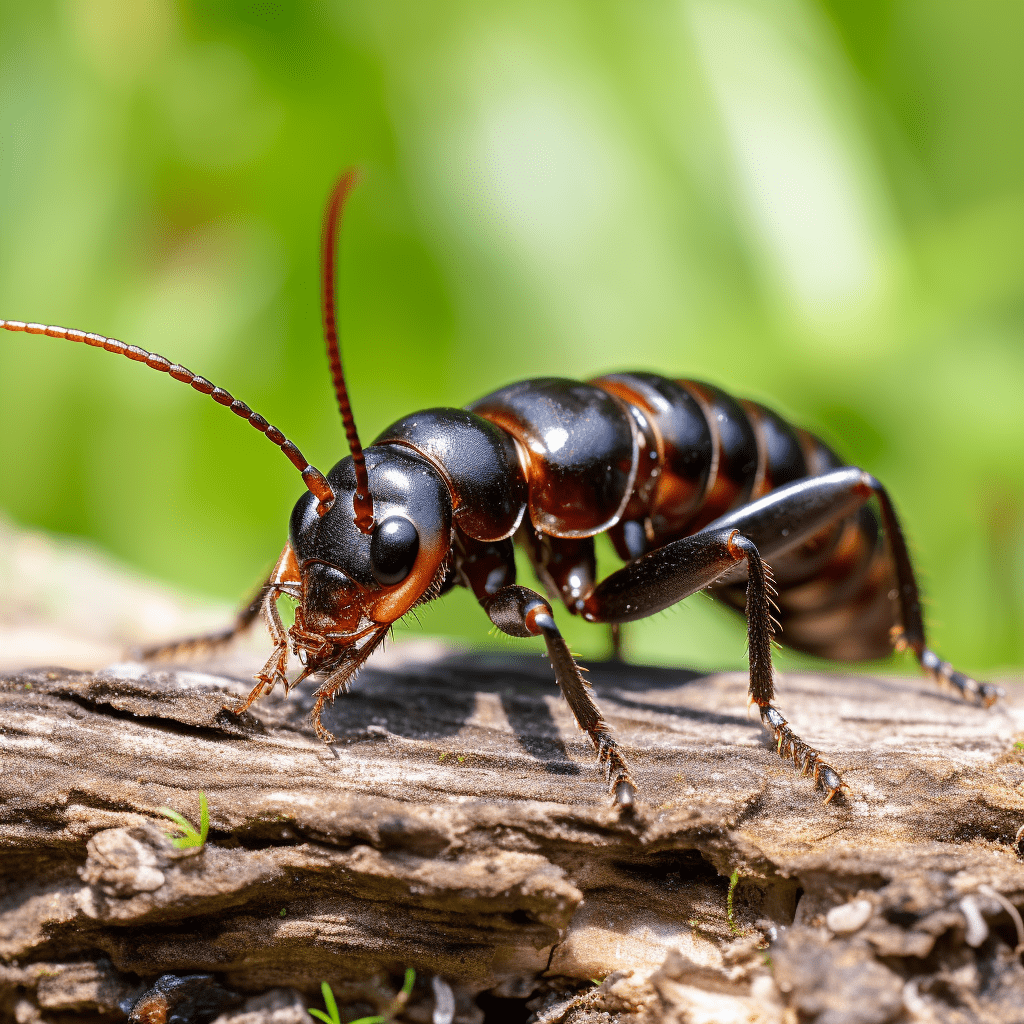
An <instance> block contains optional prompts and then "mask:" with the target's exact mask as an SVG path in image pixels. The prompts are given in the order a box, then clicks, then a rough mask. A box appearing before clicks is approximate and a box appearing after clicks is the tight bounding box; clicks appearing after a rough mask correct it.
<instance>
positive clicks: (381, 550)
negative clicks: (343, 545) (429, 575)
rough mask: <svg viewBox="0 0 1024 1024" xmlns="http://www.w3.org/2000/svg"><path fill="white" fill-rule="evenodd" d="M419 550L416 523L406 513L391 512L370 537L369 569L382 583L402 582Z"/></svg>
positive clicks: (383, 584)
mask: <svg viewBox="0 0 1024 1024" xmlns="http://www.w3.org/2000/svg"><path fill="white" fill-rule="evenodd" d="M419 550H420V535H419V534H418V533H417V532H416V527H415V526H413V525H412V523H410V522H409V520H408V519H406V518H404V517H403V516H389V517H388V518H387V519H385V520H384V522H382V523H381V524H380V525H379V526H378V527H377V528H376V529H375V530H374V531H373V536H372V537H371V538H370V572H372V573H373V578H374V579H375V580H376V581H377V582H378V583H379V584H380V585H381V586H382V587H393V586H394V585H395V584H396V583H401V582H402V580H404V579H405V577H406V576H408V575H409V573H410V572H411V571H412V567H413V564H414V563H415V562H416V555H417V554H418V553H419Z"/></svg>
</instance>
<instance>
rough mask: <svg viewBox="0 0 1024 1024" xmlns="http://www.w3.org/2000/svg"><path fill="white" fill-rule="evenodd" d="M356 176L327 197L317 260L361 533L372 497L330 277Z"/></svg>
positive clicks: (368, 524)
mask: <svg viewBox="0 0 1024 1024" xmlns="http://www.w3.org/2000/svg"><path fill="white" fill-rule="evenodd" d="M356 180H357V175H356V172H355V170H353V169H352V168H349V169H348V170H347V171H345V173H344V174H343V175H342V176H341V177H340V178H339V179H338V181H337V184H336V185H335V186H334V188H333V189H332V190H331V196H330V199H328V200H327V210H326V211H325V213H324V234H323V259H322V262H321V284H322V288H321V295H322V301H323V314H324V339H325V340H326V342H327V359H328V361H329V362H330V365H331V379H332V380H333V381H334V393H335V394H336V395H337V396H338V408H339V409H340V410H341V421H342V423H343V424H344V425H345V437H346V439H347V440H348V447H349V451H350V452H351V453H352V467H353V468H354V469H355V471H356V493H355V494H354V495H353V497H352V509H353V511H354V512H355V514H356V515H355V524H356V526H357V527H359V529H360V530H361V531H362V532H363V533H370V531H371V530H372V529H373V497H372V496H371V494H370V482H369V480H368V478H367V476H366V460H365V459H364V458H363V446H362V445H361V444H360V443H359V434H358V432H357V431H356V421H355V417H354V416H353V415H352V406H351V405H350V404H349V400H348V388H346V387H345V374H344V372H343V371H342V368H341V351H340V349H339V347H338V315H337V306H336V300H335V293H334V279H335V275H336V272H337V269H336V268H337V250H338V228H339V226H340V223H341V213H342V210H343V209H344V208H345V200H346V199H347V198H348V194H349V192H351V191H352V189H353V188H354V187H355V184H356Z"/></svg>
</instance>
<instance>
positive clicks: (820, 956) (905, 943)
mask: <svg viewBox="0 0 1024 1024" xmlns="http://www.w3.org/2000/svg"><path fill="white" fill-rule="evenodd" d="M590 668H591V672H590V679H591V681H592V683H593V686H594V689H595V692H596V694H597V697H598V700H599V702H600V703H601V706H602V707H603V708H604V709H605V711H606V712H607V714H608V717H609V720H610V722H611V724H612V725H613V727H614V729H615V731H616V733H617V735H618V736H619V737H620V740H621V741H622V743H623V744H624V746H625V749H626V751H627V752H628V755H629V757H630V758H631V760H632V762H633V765H634V767H635V775H636V778H637V781H638V783H639V784H640V787H641V791H642V797H643V799H642V802H641V803H640V804H639V806H638V807H637V809H636V811H635V813H633V814H623V813H620V812H619V811H618V810H616V809H615V808H614V807H613V806H612V805H611V802H610V800H609V797H608V795H607V793H606V791H605V787H604V785H603V782H602V779H601V777H600V774H599V772H598V769H597V767H596V765H595V762H594V757H593V755H592V752H591V750H590V749H589V747H588V744H587V743H586V741H585V739H584V737H583V736H582V734H580V733H579V732H578V731H577V730H576V729H575V726H574V724H573V722H572V719H571V716H570V714H569V712H568V709H567V708H566V707H565V705H564V703H563V702H562V701H561V700H560V699H559V698H558V697H557V695H556V693H555V690H554V685H553V682H552V677H551V674H550V669H549V667H548V666H547V665H546V663H545V661H544V659H542V658H539V657H537V658H533V657H529V658H511V657H490V656H473V655H452V656H449V657H444V658H440V659H435V660H432V661H427V662H419V663H417V662H412V663H409V664H407V665H404V666H398V667H393V668H390V669H387V670H382V669H374V668H372V667H371V668H368V669H367V670H366V671H365V672H364V673H363V675H362V676H361V678H360V680H359V681H358V683H357V686H356V687H355V689H354V691H353V692H352V693H351V694H349V695H347V696H345V697H342V698H340V699H339V700H338V701H337V702H336V704H335V705H334V706H333V708H331V709H330V711H329V712H328V714H327V715H326V716H325V723H326V724H327V726H328V727H329V728H330V729H331V730H332V731H333V732H334V733H335V734H336V736H337V737H338V742H337V743H336V744H334V745H333V746H332V747H325V746H324V745H323V744H321V743H319V742H318V741H317V740H316V739H315V737H314V736H313V735H312V732H311V730H310V728H309V726H308V723H307V720H306V716H307V714H308V710H309V706H310V703H311V697H310V692H309V691H308V690H305V691H297V692H294V693H293V694H292V695H291V697H290V698H288V699H287V700H286V699H283V698H281V697H277V698H276V699H275V698H274V697H272V698H270V699H267V700H264V701H262V702H261V703H260V704H258V705H257V706H256V707H255V708H254V713H247V714H245V715H242V716H240V717H238V718H236V717H235V716H234V715H232V714H231V713H230V712H228V711H225V710H224V708H223V705H224V704H225V703H226V702H228V701H229V700H230V699H231V698H232V697H235V696H237V695H240V694H241V693H242V692H243V691H244V690H246V689H247V687H248V685H249V684H248V680H247V679H245V678H244V677H242V678H236V677H231V676H226V675H221V674H212V673H209V672H202V671H198V670H196V669H183V668H177V669H166V670H159V669H154V668H152V667H148V666H144V665H138V664H123V665H120V666H115V667H113V668H110V669H108V670H105V671H101V672H97V673H83V672H72V671H67V670H62V669H58V668H54V669H48V670H34V671H28V672H20V673H14V674H9V675H7V676H5V677H3V678H2V680H0V723H2V725H0V757H2V762H0V764H2V771H0V845H2V851H3V854H2V855H3V860H2V866H0V886H2V889H0V892H2V898H0V957H2V958H3V964H4V966H3V967H2V968H0V992H3V993H4V995H3V996H2V997H0V998H3V999H5V1000H6V1002H5V1003H4V1004H3V1005H4V1006H5V1007H6V1012H8V1013H9V1014H11V1015H12V1016H11V1019H19V1020H20V1019H22V1017H24V1012H27V1011H24V1012H22V1016H21V1017H15V1016H14V1014H15V1008H16V1007H18V1006H27V1007H30V1008H32V1009H33V1010H38V1012H39V1013H40V1014H43V1016H42V1017H41V1018H40V1019H54V1020H56V1019H58V1017H59V1012H61V1011H68V1012H70V1011H69V1008H70V1009H73V1010H74V1012H75V1013H76V1015H77V1019H86V1016H87V1015H88V1014H89V1013H92V1014H93V1015H94V1016H95V1019H97V1020H99V1019H111V1018H112V1016H113V1017H116V1016H117V1014H121V1016H122V1019H123V1013H124V1011H123V1010H118V1009H116V1007H117V1005H118V1004H119V1003H122V1002H123V1003H124V1004H125V1006H126V1007H127V1006H130V1005H131V1000H132V999H133V998H137V997H138V996H139V995H140V994H141V992H142V991H143V990H144V989H145V988H146V987H147V986H148V985H150V984H151V983H152V982H153V981H154V980H155V979H157V978H158V977H160V976H162V975H167V974H177V975H186V974H196V973H202V974H212V975H214V981H213V982H209V984H214V983H215V984H216V985H217V986H219V988H220V990H221V991H222V992H224V993H225V996H224V998H225V999H228V995H227V993H237V994H238V995H239V997H241V996H247V995H248V996H252V995H259V994H265V993H267V992H268V991H269V990H272V989H278V988H287V989H292V990H295V991H297V992H298V993H301V994H302V995H303V996H305V997H306V998H307V999H314V998H315V996H316V994H317V993H318V991H319V988H320V984H321V982H322V981H328V982H329V983H330V984H331V986H332V988H333V990H334V991H335V993H336V994H338V996H339V1002H342V1003H345V1004H349V1005H350V1008H351V1009H352V1011H353V1012H358V1011H359V1009H360V1005H361V1006H362V1008H364V1009H365V1007H366V1005H369V1006H370V1007H371V1008H372V1009H375V1010H376V1009H379V1008H380V1007H381V1006H382V1005H384V1004H386V1003H387V1001H388V1000H389V999H390V998H391V997H392V996H393V994H394V990H395V987H396V985H397V984H398V983H399V980H400V978H401V976H402V974H403V972H404V971H405V970H406V969H407V968H409V967H412V968H414V969H415V970H416V972H417V975H418V977H419V978H420V985H419V986H418V987H417V988H416V989H414V992H413V999H412V1001H411V1003H410V1004H409V1007H407V1009H406V1012H407V1013H408V1014H412V1016H410V1017H409V1019H429V1013H428V1010H429V1009H430V1007H431V1006H432V1005H433V1000H434V999H435V994H434V992H433V990H432V988H431V986H430V979H431V978H432V977H434V976H439V977H441V978H442V979H444V981H445V982H447V983H448V984H449V985H450V986H451V987H452V988H453V990H454V992H455V994H456V997H457V1005H458V1017H457V1019H459V1020H467V1021H469V1020H481V1019H483V1012H484V1009H486V1008H487V1007H488V1006H491V1007H495V1006H498V1007H500V1008H501V1010H500V1012H502V1013H504V1012H512V1009H513V1008H514V1007H513V1002H515V1001H517V1000H518V1001H519V1003H517V1004H516V1005H517V1006H518V1005H521V1007H522V1008H523V1010H522V1015H521V1017H520V1018H519V1019H525V1018H526V1012H527V1011H526V1008H527V1001H528V1000H532V1004H531V1007H530V1008H531V1009H532V1010H533V1011H534V1012H536V1013H538V1014H540V1016H538V1017H537V1019H538V1020H541V1019H543V1020H548V1021H554V1020H556V1019H557V1020H570V1021H571V1020H579V1021H582V1020H586V1019H590V1017H588V1016H587V1015H588V1014H591V1015H592V1014H593V1013H594V1012H596V1011H597V1010H601V1009H605V1010H607V1011H608V1012H610V1013H612V1014H613V1019H620V1020H632V1019H641V1018H642V1015H644V1014H646V1015H647V1019H673V1018H672V1017H671V1016H670V1015H669V1014H670V1013H677V1016H678V1012H681V1009H680V1008H687V1012H691V1009H690V1008H691V1007H692V1006H696V1005H698V1004H699V1000H700V999H704V1000H705V1001H707V1000H710V1001H711V1002H710V1003H709V1005H719V1004H720V1008H719V1009H718V1010H716V1011H715V1012H716V1013H718V1014H719V1016H721V1014H722V1013H724V1012H725V1010H724V1009H722V1008H721V1007H730V1008H731V1009H730V1010H729V1012H731V1013H732V1015H733V1016H734V1017H736V1019H764V1020H766V1021H768V1020H772V1021H781V1020H783V1019H784V1014H785V1013H787V1012H789V1010H796V1011H797V1012H798V1016H797V1019H800V1020H821V1021H825V1020H827V1021H839V1020H851V1021H852V1020H858V1021H860V1020H877V1021H885V1020H892V1019H896V1017H897V1016H898V1014H900V1013H907V1012H911V1011H912V1009H913V1008H914V1007H917V1008H918V1009H920V1007H921V1006H924V1007H925V1008H926V1009H928V1012H932V1013H933V1015H934V1016H935V1017H936V1019H940V1020H941V1019H951V1020H952V1019H957V1018H956V1017H955V1016H948V1013H947V1011H949V1012H952V1009H955V1008H956V1006H965V1005H971V1000H973V1001H974V1002H975V1003H976V1004H977V1006H978V1007H982V1008H984V1009H985V1012H986V1013H987V1014H988V1015H989V1017H988V1018H986V1019H998V1020H1018V1019H1021V1018H1020V1013H1021V1011H1019V1010H1016V1009H1015V1010H1013V1013H1017V1014H1018V1016H1012V1015H1009V1016H1007V1015H1005V1013H1004V1010H1003V1009H1000V1008H1001V1007H1003V1003H1005V1002H1006V1000H1007V999H1010V998H1011V995H1012V999H1011V1001H1012V1002H1013V1005H1014V1006H1017V1007H1019V1006H1020V999H1019V997H1020V995H1021V994H1022V993H1024V971H1022V968H1021V964H1020V957H1019V955H1016V954H1014V953H1013V948H1014V946H1015V945H1016V944H1017V938H1016V932H1015V930H1014V925H1013V922H1012V917H1011V914H1009V913H1008V912H1007V910H1006V909H1005V903H1004V902H1002V901H1007V902H1008V904H1009V905H1011V906H1012V905H1014V904H1016V905H1021V904H1024V866H1022V865H1021V863H1020V860H1019V857H1018V852H1017V849H1016V847H1015V838H1016V835H1017V831H1018V829H1019V828H1020V826H1021V824H1022V823H1024V795H1022V793H1024V789H1022V787H1024V757H1022V755H1021V753H1020V750H1019V748H1018V747H1016V746H1015V742H1018V741H1019V739H1020V738H1021V737H1024V701H1022V700H1021V699H1020V697H1019V695H1018V694H1017V693H1016V692H1015V691H1012V692H1011V695H1010V696H1009V697H1008V698H1007V699H1006V700H1005V701H1004V702H1003V703H1002V704H1000V705H999V706H998V707H996V708H995V709H994V710H989V711H986V710H984V709H980V708H974V707H970V706H966V705H964V704H962V703H960V702H959V701H958V700H956V699H955V698H953V697H950V696H947V695H945V694H943V693H939V692H936V691H935V690H933V689H932V688H931V686H930V684H928V683H927V682H926V681H923V680H918V679H916V678H913V679H911V678H897V679H889V680H880V679H876V678H872V677H867V676H854V675H849V676H846V675H843V676H833V675H821V676H817V675H808V674H797V675H790V676H786V677H784V678H783V679H782V680H781V681H780V687H779V689H780V705H781V706H782V707H783V709H784V710H785V711H786V712H787V713H788V714H789V716H790V717H791V719H792V720H793V721H794V722H795V723H798V724H799V726H800V728H801V729H802V731H803V732H804V734H805V736H806V738H807V739H808V740H809V741H810V742H813V743H815V744H817V745H818V746H820V747H821V748H822V749H823V750H827V751H828V752H829V755H830V757H831V759H832V761H833V763H834V764H835V766H836V767H837V768H838V769H840V770H841V771H842V773H843V775H844V778H845V779H846V781H847V783H848V785H849V790H848V791H846V792H843V793H842V794H840V795H839V796H838V797H837V798H836V799H835V800H833V801H832V802H831V803H830V804H828V805H827V806H826V805H824V804H823V802H822V795H821V793H820V792H816V791H815V788H814V786H813V784H812V782H811V780H810V779H809V778H807V777H802V776H801V775H800V772H799V771H797V770H796V769H795V768H794V766H793V765H792V764H791V763H790V762H786V761H784V760H783V759H782V758H780V757H779V756H778V755H777V753H776V752H775V750H774V749H773V748H772V746H771V744H770V742H768V740H767V737H766V734H764V732H763V730H762V729H761V726H760V723H759V722H758V721H757V720H756V719H755V718H754V717H750V716H747V715H746V714H745V712H744V708H745V704H746V697H745V679H744V677H743V676H742V675H740V674H727V675H717V676H698V675H695V674H693V673H687V672H683V671H676V670H667V669H655V668H649V667H643V666H635V665H616V664H598V665H592V666H591V667H590ZM200 791H202V792H203V793H205V794H206V797H207V799H208V801H209V807H210V833H209V838H208V840H207V842H206V844H205V845H204V846H203V847H202V848H201V849H197V850H178V849H176V848H175V847H174V846H173V845H172V844H171V842H170V841H169V840H168V839H167V838H166V836H165V832H166V831H167V830H168V829H170V827H171V826H170V822H169V821H168V820H167V819H166V818H164V817H162V815H161V812H160V808H161V807H164V806H169V807H172V808H175V809H176V810H178V811H180V812H182V813H184V814H185V815H186V816H187V817H189V818H191V819H192V820H193V821H196V820H197V801H198V793H199V792H200ZM731 877H734V878H735V879H736V882H735V884H733V885H732V887H731V889H730V878H731ZM730 908H731V909H730ZM837 908H838V909H837ZM972 929H973V931H972ZM983 932H984V934H982V933H983ZM670 952H671V953H672V956H671V957H670V956H669V954H670ZM972 972H973V973H972ZM968 975H970V977H968ZM55 978H63V979H65V980H66V982H67V985H68V986H70V992H71V995H67V996H62V995H60V990H59V986H58V985H57V984H56V982H55V980H54V979H55ZM83 979H85V980H84V981H83ZM592 979H598V980H600V979H604V980H603V982H601V984H599V985H597V984H594V983H593V981H592ZM951 979H954V980H951ZM955 979H960V980H955ZM86 982H87V984H86ZM203 984H208V983H207V982H204V983H203ZM83 985H84V986H85V988H89V985H91V986H92V988H91V989H89V991H93V990H95V993H97V994H94V995H90V996H88V997H86V996H82V995H81V991H80V990H82V988H83ZM958 986H959V987H958ZM76 992H78V995H77V996H76V995H75V993H76ZM103 993H106V994H103ZM481 993H484V994H485V995H484V996H483V998H482V999H481V998H478V997H480V995H481ZM75 999H77V1002H75ZM62 1000H63V1001H62ZM503 1000H504V1001H512V1002H502V1001H503ZM951 1000H952V1002H951ZM958 1000H959V1002H957V1001H958ZM716 1001H717V1002H716ZM357 1004H360V1005H357ZM866 1006H871V1007H872V1009H871V1011H870V1013H868V1014H867V1015H865V1014H866V1010H865V1007H866ZM843 1007H847V1008H848V1009H847V1010H843ZM218 1008H223V1007H218ZM417 1008H418V1009H417ZM853 1008H855V1010H854V1009H853ZM414 1010H415V1011H416V1012H415V1013H414ZM677 1011H678V1012H677ZM0 1012H2V1011H0ZM211 1012H212V1011H211ZM226 1012H227V1016H226V1017H225V1018H224V1019H225V1020H227V1019H232V1017H231V1014H232V1013H235V1016H238V1015H239V1014H243V1013H246V1012H257V1011H246V1010H245V1009H244V1008H242V1009H240V1010H237V1011H231V1010H230V1009H229V1010H228V1011H226ZM260 1012H262V1011H260ZM268 1012H269V1011H268ZM493 1012H499V1011H498V1010H494V1011H493ZM922 1012H923V1011H922ZM1009 1012H1010V1011H1009V1010H1006V1013H1009ZM54 1013H58V1017H54V1016H53V1014H54ZM744 1013H745V1014H746V1016H745V1017H744V1016H742V1014H744ZM47 1014H49V1016H46V1015H47ZM103 1014H105V1015H106V1016H103ZM417 1014H418V1016H417ZM559 1014H561V1016H558V1015H559ZM751 1014H753V1015H754V1016H753V1017H751V1016H750V1015H751ZM844 1014H845V1015H844ZM850 1014H855V1015H853V1016H851V1015H850ZM857 1014H859V1015H857ZM944 1014H946V1015H945V1016H944ZM26 1019H31V1018H26ZM196 1019H200V1018H199V1017H197V1018H196ZM205 1019H210V1017H209V1016H207V1017H206V1018H205ZM268 1019H269V1018H268ZM492 1019H500V1018H499V1017H492ZM680 1019H683V1018H680ZM710 1019H718V1018H710ZM723 1019H724V1018H723ZM791 1019H792V1018H791ZM922 1019H924V1018H922Z"/></svg>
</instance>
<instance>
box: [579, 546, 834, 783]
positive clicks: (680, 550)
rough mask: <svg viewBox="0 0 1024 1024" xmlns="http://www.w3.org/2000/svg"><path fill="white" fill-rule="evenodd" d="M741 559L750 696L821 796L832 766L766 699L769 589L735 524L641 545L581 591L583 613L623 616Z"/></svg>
mask: <svg viewBox="0 0 1024 1024" xmlns="http://www.w3.org/2000/svg"><path fill="white" fill-rule="evenodd" d="M743 561H745V562H746V566H747V602H746V616H747V648H748V657H749V662H750V699H751V700H752V701H753V702H754V703H755V704H757V706H758V709H759V710H760V712H761V721H762V723H763V724H764V726H765V727H766V728H767V729H768V730H769V731H770V732H771V733H772V735H773V737H774V738H775V740H776V742H777V750H778V753H779V754H780V755H782V756H783V757H792V758H793V762H794V764H796V765H797V767H799V768H802V769H803V770H804V771H805V772H807V771H811V770H813V774H814V780H815V782H818V781H820V782H821V783H822V786H823V788H824V789H825V790H826V791H827V793H828V796H827V797H826V798H825V802H826V803H827V802H828V801H829V800H831V799H832V797H833V796H835V794H836V793H837V792H838V791H839V790H840V788H842V785H843V781H842V779H841V778H840V776H839V773H838V772H837V771H836V770H835V769H834V768H832V766H831V765H829V764H826V763H825V761H824V760H823V759H822V757H821V754H820V753H819V752H818V751H817V750H815V749H814V748H813V747H811V746H810V745H809V744H807V743H805V742H804V741H803V740H802V739H800V737H799V736H797V734H796V733H795V732H793V730H792V729H791V728H790V726H789V724H788V723H787V721H786V719H785V718H783V716H782V714H781V713H780V712H779V710H778V709H777V708H775V707H774V706H773V705H772V703H771V702H772V700H773V699H774V697H775V684H774V680H773V676H772V654H771V641H772V634H773V629H772V617H771V599H772V595H773V593H774V590H773V587H772V582H771V576H770V573H769V571H768V568H767V566H766V565H765V564H764V562H763V561H762V559H761V555H760V554H759V553H758V549H757V546H756V545H755V544H754V542H753V541H752V540H751V539H750V538H749V537H747V536H745V535H744V534H743V533H741V532H740V530H738V529H736V528H735V527H727V528H725V529H721V528H715V527H713V526H709V527H707V528H705V529H704V530H701V531H700V532H699V533H696V534H693V535H692V536H690V537H683V538H681V539H680V540H676V541H673V542H672V543H670V544H666V545H665V546H664V547H661V548H658V549H656V550H654V551H651V552H648V554H646V555H643V556H642V557H640V558H638V559H637V560H636V561H635V562H632V563H631V564H630V565H627V566H625V567H624V568H622V569H620V570H619V571H618V572H615V573H612V575H611V576H609V577H608V578H607V579H605V580H604V581H602V583H601V584H600V585H599V586H598V587H597V588H596V589H595V590H594V592H593V593H592V594H591V595H590V596H589V597H588V598H587V600H586V602H585V611H584V613H583V616H584V618H586V619H589V620H590V621H591V622H629V621H632V620H634V619H639V618H643V617H644V616H646V615H652V614H654V613H655V612H657V611H661V610H662V609H664V608H668V607H670V606H671V605H673V604H675V603H677V602H678V601H682V600H683V599H684V598H686V597H689V596H690V595H691V594H694V593H696V592H697V591H698V590H703V589H704V588H705V587H707V586H709V585H710V584H712V583H714V582H715V580H717V579H719V578H720V577H721V576H722V575H723V574H724V573H726V572H728V571H729V570H730V569H731V568H732V567H733V566H736V565H738V564H739V563H740V562H743Z"/></svg>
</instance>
